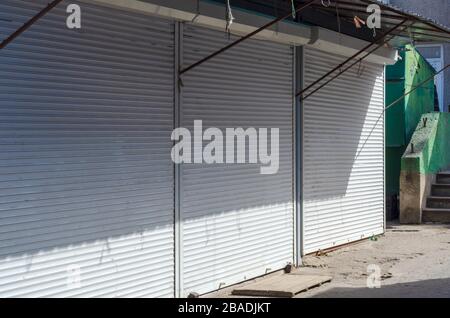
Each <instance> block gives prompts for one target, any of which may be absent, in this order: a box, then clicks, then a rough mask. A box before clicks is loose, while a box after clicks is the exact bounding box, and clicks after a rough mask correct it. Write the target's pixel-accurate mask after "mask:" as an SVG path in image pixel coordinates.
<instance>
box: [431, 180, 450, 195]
mask: <svg viewBox="0 0 450 318" xmlns="http://www.w3.org/2000/svg"><path fill="white" fill-rule="evenodd" d="M431 195H432V196H435V197H450V184H443V183H435V184H432V185H431Z"/></svg>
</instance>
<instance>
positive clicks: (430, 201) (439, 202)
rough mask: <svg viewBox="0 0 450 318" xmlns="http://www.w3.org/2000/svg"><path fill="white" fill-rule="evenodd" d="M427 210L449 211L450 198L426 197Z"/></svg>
mask: <svg viewBox="0 0 450 318" xmlns="http://www.w3.org/2000/svg"><path fill="white" fill-rule="evenodd" d="M427 208H433V209H450V197H437V196H431V197H428V198H427Z"/></svg>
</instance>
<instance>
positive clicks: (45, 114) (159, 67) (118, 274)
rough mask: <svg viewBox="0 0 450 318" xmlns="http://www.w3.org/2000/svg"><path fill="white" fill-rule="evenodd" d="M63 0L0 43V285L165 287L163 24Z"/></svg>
mask: <svg viewBox="0 0 450 318" xmlns="http://www.w3.org/2000/svg"><path fill="white" fill-rule="evenodd" d="M47 3H48V1H46V0H38V1H28V0H27V1H19V0H2V1H1V3H0V38H5V37H6V36H7V35H8V34H10V33H11V32H13V31H14V30H15V29H17V28H18V27H19V26H20V25H22V24H23V23H24V22H25V21H26V20H28V19H29V18H30V17H32V16H33V15H34V14H36V13H37V12H38V11H39V10H40V9H42V8H43V7H44V6H45V5H46V4H47ZM69 3H74V1H67V2H63V3H62V4H60V5H59V6H58V7H57V8H56V9H55V10H53V11H52V12H51V13H50V14H49V15H47V16H45V17H44V18H43V19H42V20H40V21H39V22H38V23H36V24H35V25H33V27H32V28H31V29H29V30H28V31H27V32H25V33H24V34H23V35H22V36H20V37H19V38H17V39H16V40H15V41H14V42H13V43H12V44H11V45H10V46H8V47H7V48H6V49H5V50H2V51H1V53H0V64H1V67H0V121H1V126H0V147H1V152H0V176H1V177H0V178H1V179H0V296H1V297H11V296H25V297H27V296H33V297H35V296H59V297H70V296H83V297H101V296H108V297H109V296H130V297H131V296H133V297H135V296H173V291H174V270H173V266H174V265H173V262H174V255H173V254H174V251H173V207H174V198H173V184H174V183H173V164H172V162H171V159H170V149H171V146H172V142H171V141H170V133H171V130H172V126H173V89H174V87H173V82H174V81H173V72H174V71H173V70H174V66H173V63H174V53H173V52H174V45H173V38H174V36H173V32H174V26H173V23H171V22H165V21H161V20H156V19H154V18H152V19H150V18H149V17H147V16H141V15H138V14H131V13H125V12H123V11H116V10H112V9H108V8H104V7H98V6H94V5H89V4H86V3H82V4H80V5H81V7H82V29H81V30H78V31H77V30H69V29H67V28H66V26H65V17H66V14H65V9H66V6H67V5H68V4H69ZM75 3H76V2H75ZM78 273H80V274H81V275H80V279H81V281H80V284H78V283H77V280H78V278H77V277H78V276H77V275H78ZM68 283H69V284H68Z"/></svg>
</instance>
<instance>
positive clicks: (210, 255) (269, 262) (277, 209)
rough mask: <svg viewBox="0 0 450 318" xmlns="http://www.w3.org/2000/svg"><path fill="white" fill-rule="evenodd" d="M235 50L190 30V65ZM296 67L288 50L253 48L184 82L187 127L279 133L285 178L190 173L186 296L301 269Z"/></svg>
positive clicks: (185, 181) (224, 57) (232, 170)
mask: <svg viewBox="0 0 450 318" xmlns="http://www.w3.org/2000/svg"><path fill="white" fill-rule="evenodd" d="M231 40H233V38H232V39H231ZM227 43H229V41H228V39H227V36H226V35H225V33H224V32H217V31H212V30H207V29H203V28H198V27H192V26H187V27H185V29H184V43H183V46H184V52H183V54H184V65H185V66H187V65H190V64H191V63H193V62H196V61H198V60H199V59H200V58H202V57H204V56H206V55H208V54H209V53H211V52H213V51H215V50H217V49H219V48H221V47H223V46H225V45H226V44H227ZM292 61H293V52H292V48H291V47H289V46H283V45H279V44H273V43H269V42H267V41H264V42H262V41H256V40H249V41H245V42H243V43H241V44H240V45H238V46H237V47H235V48H233V49H231V50H229V51H227V52H226V53H224V54H221V55H219V56H217V57H215V58H214V59H212V60H210V61H208V62H206V63H204V64H203V65H201V66H199V67H197V68H195V69H193V70H192V71H190V72H188V73H187V74H186V75H184V76H183V86H182V105H183V106H182V113H181V117H182V126H183V127H187V128H189V129H192V126H193V122H194V120H203V126H204V128H208V127H218V128H220V129H221V130H223V131H224V130H225V128H227V127H229V128H235V127H242V128H245V129H246V128H248V127H255V128H260V127H267V128H279V129H280V169H279V172H278V173H277V174H274V175H261V174H260V171H259V167H260V165H259V164H254V165H249V164H240V165H237V164H236V165H225V164H224V165H202V164H193V165H187V164H184V165H183V166H182V181H181V182H182V193H181V211H182V212H181V213H182V220H183V270H182V275H183V286H184V294H187V293H189V292H192V291H195V292H199V293H203V292H207V291H212V290H215V289H218V288H220V287H225V286H227V285H230V284H233V283H237V282H240V281H242V280H246V279H250V278H252V277H255V276H258V275H262V274H264V273H266V272H269V271H274V270H277V269H280V268H283V267H284V266H285V265H286V264H287V263H289V262H292V261H293V188H292V185H293V180H292V178H293V168H292V157H293V146H292V145H293V141H292V134H293V129H292V113H293V107H292V101H293V98H292V71H293V67H292V63H293V62H292Z"/></svg>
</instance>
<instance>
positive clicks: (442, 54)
mask: <svg viewBox="0 0 450 318" xmlns="http://www.w3.org/2000/svg"><path fill="white" fill-rule="evenodd" d="M385 2H387V3H389V4H392V5H394V6H397V7H399V8H402V9H405V10H407V11H411V12H415V13H418V14H420V15H422V16H424V17H427V18H433V20H436V22H438V23H440V24H442V25H445V26H447V27H448V26H450V2H449V0H388V1H385ZM417 49H418V50H419V52H420V53H421V54H422V55H423V56H424V57H425V58H426V59H427V60H429V61H430V64H432V65H433V66H434V67H435V68H439V67H440V68H443V67H444V66H445V65H447V64H450V43H448V42H443V43H442V44H436V43H433V44H432V45H427V44H426V43H423V44H422V43H420V44H418V45H417ZM436 86H437V89H438V96H439V98H440V104H441V105H440V108H441V111H445V112H448V111H449V106H450V72H448V71H447V72H445V74H441V75H440V76H438V77H437V79H436Z"/></svg>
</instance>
